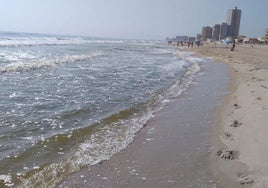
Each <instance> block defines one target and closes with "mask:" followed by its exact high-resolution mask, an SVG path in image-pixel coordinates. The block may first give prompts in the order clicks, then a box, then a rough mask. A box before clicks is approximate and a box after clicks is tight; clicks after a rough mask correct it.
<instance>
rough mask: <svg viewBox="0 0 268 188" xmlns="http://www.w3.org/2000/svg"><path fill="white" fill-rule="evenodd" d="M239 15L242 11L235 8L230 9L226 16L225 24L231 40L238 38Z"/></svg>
mask: <svg viewBox="0 0 268 188" xmlns="http://www.w3.org/2000/svg"><path fill="white" fill-rule="evenodd" d="M241 13H242V11H241V10H240V9H237V7H235V9H230V10H229V11H228V14H227V24H228V25H229V30H228V36H230V37H232V38H233V39H235V38H237V37H238V36H239V29H240V21H241Z"/></svg>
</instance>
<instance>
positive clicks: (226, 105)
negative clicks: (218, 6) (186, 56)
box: [191, 44, 268, 188]
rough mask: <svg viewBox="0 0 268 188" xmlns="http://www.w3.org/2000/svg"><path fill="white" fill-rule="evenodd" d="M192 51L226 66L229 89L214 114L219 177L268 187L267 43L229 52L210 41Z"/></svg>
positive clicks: (244, 184)
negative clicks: (229, 78) (229, 77)
mask: <svg viewBox="0 0 268 188" xmlns="http://www.w3.org/2000/svg"><path fill="white" fill-rule="evenodd" d="M191 51H195V52H196V53H198V54H200V55H202V56H206V57H207V56H209V57H212V58H213V59H215V60H216V61H219V62H225V63H226V64H227V65H228V67H229V74H230V76H231V82H230V85H229V91H230V92H229V94H227V95H226V96H225V97H224V102H223V105H222V106H221V107H219V108H218V109H217V111H216V114H215V128H216V131H217V134H215V137H214V141H215V143H217V144H215V148H214V154H215V156H216V157H215V158H216V164H215V165H216V168H217V167H218V169H219V172H218V173H220V174H219V176H220V177H222V178H223V179H224V178H227V179H229V180H233V181H234V182H235V181H236V182H238V183H240V185H243V186H246V185H247V186H252V187H258V188H262V187H268V158H267V154H268V153H267V151H268V145H267V131H268V127H267V125H268V124H267V122H268V116H267V108H268V106H267V104H268V103H267V102H268V95H267V92H268V79H267V78H268V46H258V45H255V46H254V47H251V46H250V45H237V46H236V48H235V50H234V51H230V48H228V47H225V46H219V45H217V46H215V45H214V44H210V45H205V46H202V47H200V48H195V49H193V50H191ZM217 135H220V137H218V136H217Z"/></svg>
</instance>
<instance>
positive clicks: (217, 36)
mask: <svg viewBox="0 0 268 188" xmlns="http://www.w3.org/2000/svg"><path fill="white" fill-rule="evenodd" d="M220 33H221V25H220V24H216V25H214V28H213V39H215V40H220Z"/></svg>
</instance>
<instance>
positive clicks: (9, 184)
mask: <svg viewBox="0 0 268 188" xmlns="http://www.w3.org/2000/svg"><path fill="white" fill-rule="evenodd" d="M0 180H2V181H4V184H5V186H7V187H12V186H14V183H12V177H11V176H10V175H0Z"/></svg>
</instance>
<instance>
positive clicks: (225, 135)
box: [223, 132, 232, 140]
mask: <svg viewBox="0 0 268 188" xmlns="http://www.w3.org/2000/svg"><path fill="white" fill-rule="evenodd" d="M223 138H224V139H226V140H228V139H231V138H232V134H231V133H229V132H225V133H223Z"/></svg>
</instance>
